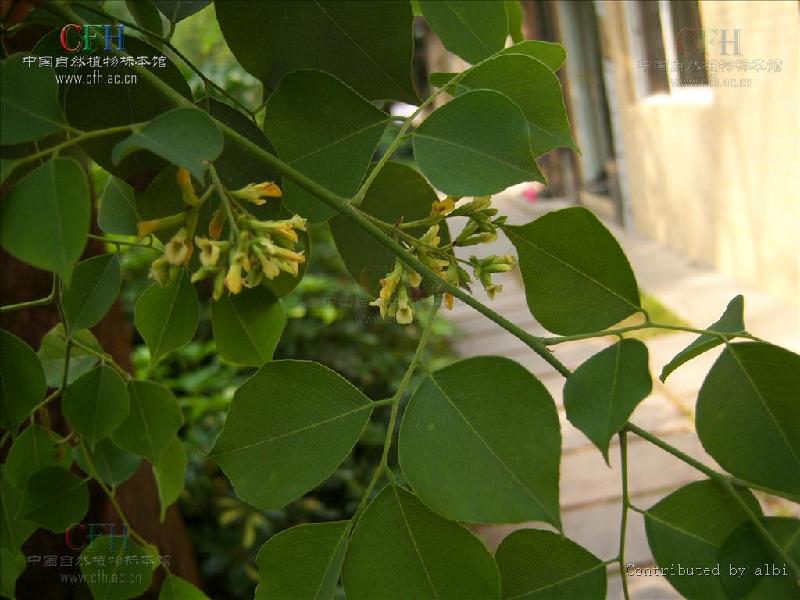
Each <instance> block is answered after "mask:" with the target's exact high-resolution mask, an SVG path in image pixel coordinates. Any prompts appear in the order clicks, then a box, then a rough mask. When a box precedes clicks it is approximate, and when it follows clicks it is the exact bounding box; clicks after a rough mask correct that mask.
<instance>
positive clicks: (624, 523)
mask: <svg viewBox="0 0 800 600" xmlns="http://www.w3.org/2000/svg"><path fill="white" fill-rule="evenodd" d="M626 435H627V434H626V432H625V431H620V432H619V463H620V471H621V472H622V516H621V517H620V527H619V554H618V555H617V560H618V562H619V575H620V578H621V580H622V593H623V595H624V596H625V600H630V593H629V592H628V576H627V574H626V573H625V537H626V535H627V532H628V506H630V498H628V439H627V437H626Z"/></svg>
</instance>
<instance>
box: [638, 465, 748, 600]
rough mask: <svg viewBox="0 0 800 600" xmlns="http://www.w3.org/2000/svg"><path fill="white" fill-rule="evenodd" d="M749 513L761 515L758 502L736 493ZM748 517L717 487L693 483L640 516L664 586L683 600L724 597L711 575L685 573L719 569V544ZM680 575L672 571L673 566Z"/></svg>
mask: <svg viewBox="0 0 800 600" xmlns="http://www.w3.org/2000/svg"><path fill="white" fill-rule="evenodd" d="M737 493H738V494H739V495H740V496H741V498H742V500H743V501H744V502H746V503H747V504H748V506H749V507H750V510H751V511H753V512H754V513H756V514H761V507H759V505H758V501H757V500H756V499H755V497H753V494H751V493H750V492H749V491H748V490H739V491H738V492H737ZM747 519H748V515H747V513H746V512H745V511H744V509H743V508H742V507H741V506H740V505H739V503H738V502H737V501H736V500H735V499H734V498H732V497H731V496H730V495H729V494H728V493H726V491H725V490H724V489H723V488H722V487H721V486H720V485H719V484H717V483H715V482H713V481H710V480H706V481H696V482H694V483H690V484H689V485H685V486H683V487H682V488H680V489H678V490H676V491H674V492H672V493H671V494H670V495H669V496H667V497H666V498H664V499H662V500H660V501H659V502H658V503H657V504H655V505H654V506H652V507H651V508H649V509H647V510H646V511H645V514H644V521H645V529H646V531H647V541H648V543H649V544H650V550H652V552H653V558H655V561H656V564H658V566H659V567H662V568H664V569H666V572H665V576H666V578H667V581H669V582H670V584H672V587H674V588H675V589H676V590H678V591H679V592H680V593H681V594H683V595H684V596H686V597H687V598H704V599H706V598H708V599H709V600H714V599H719V600H723V599H724V598H726V595H725V591H724V589H723V587H722V580H721V579H720V578H719V577H718V576H716V575H705V576H699V577H698V576H697V575H696V574H695V575H690V574H688V573H687V572H686V569H687V568H689V567H692V568H694V569H704V568H709V569H711V568H713V567H716V566H718V564H719V563H718V556H717V555H718V552H719V549H720V547H721V546H722V543H723V542H724V541H725V540H726V538H727V537H728V535H729V534H730V533H731V531H733V530H734V529H735V528H736V527H737V526H738V525H740V524H741V523H743V522H744V521H746V520H747ZM677 564H680V565H682V566H683V567H684V572H683V573H680V572H677V571H675V570H674V567H675V565H677Z"/></svg>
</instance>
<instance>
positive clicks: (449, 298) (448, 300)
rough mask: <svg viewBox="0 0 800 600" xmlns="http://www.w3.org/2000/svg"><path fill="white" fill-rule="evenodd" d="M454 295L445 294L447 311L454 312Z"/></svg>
mask: <svg viewBox="0 0 800 600" xmlns="http://www.w3.org/2000/svg"><path fill="white" fill-rule="evenodd" d="M453 300H454V298H453V294H451V293H450V292H445V293H444V305H445V306H446V307H447V310H453Z"/></svg>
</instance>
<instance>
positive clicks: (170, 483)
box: [153, 436, 188, 523]
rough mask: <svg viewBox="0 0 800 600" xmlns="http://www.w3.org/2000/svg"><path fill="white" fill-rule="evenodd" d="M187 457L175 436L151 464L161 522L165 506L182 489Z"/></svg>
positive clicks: (178, 494)
mask: <svg viewBox="0 0 800 600" xmlns="http://www.w3.org/2000/svg"><path fill="white" fill-rule="evenodd" d="M187 462H188V458H187V456H186V449H185V448H184V447H183V444H182V443H181V440H180V438H178V436H175V437H174V438H172V442H171V443H170V444H169V446H167V449H166V450H164V452H163V453H162V454H161V456H160V457H159V459H158V462H157V463H154V464H153V475H154V476H155V479H156V484H157V485H158V498H159V501H160V502H161V522H162V523H163V522H164V519H165V518H166V516H167V508H169V505H170V504H172V503H173V502H175V501H176V500H177V499H178V498H179V497H180V495H181V492H182V491H183V484H184V481H185V480H186V465H187Z"/></svg>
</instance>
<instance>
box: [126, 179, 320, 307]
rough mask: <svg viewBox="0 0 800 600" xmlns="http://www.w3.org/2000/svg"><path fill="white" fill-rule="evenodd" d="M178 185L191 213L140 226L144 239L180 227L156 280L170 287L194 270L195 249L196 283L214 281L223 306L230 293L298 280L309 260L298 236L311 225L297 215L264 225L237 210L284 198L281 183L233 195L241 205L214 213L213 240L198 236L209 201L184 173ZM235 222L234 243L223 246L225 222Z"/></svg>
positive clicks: (153, 269)
mask: <svg viewBox="0 0 800 600" xmlns="http://www.w3.org/2000/svg"><path fill="white" fill-rule="evenodd" d="M178 185H179V186H180V188H181V193H182V197H183V202H184V204H186V205H187V210H186V211H185V212H183V213H180V214H177V215H171V216H169V217H165V218H162V219H157V220H153V221H143V222H141V223H139V236H140V237H142V236H145V235H148V234H150V233H153V232H155V231H158V230H161V229H167V228H174V227H176V226H177V227H178V231H177V232H176V233H175V234H174V235H173V236H172V238H170V240H169V241H167V242H166V243H165V245H164V252H163V254H162V255H161V256H159V257H158V258H156V259H155V260H154V261H153V263H152V264H151V266H150V277H151V278H152V279H154V280H155V281H156V282H158V283H159V284H161V285H167V284H169V283H170V282H172V281H175V280H176V279H177V277H178V276H179V275H180V273H181V270H182V269H183V268H184V267H188V266H189V264H190V260H191V258H192V256H193V254H194V252H195V249H196V250H197V251H198V253H199V254H198V261H199V264H200V266H199V267H198V268H197V270H195V272H194V273H193V274H192V277H191V281H192V282H193V283H194V282H197V281H202V280H204V279H212V280H213V298H214V299H215V300H219V299H220V298H221V297H222V294H223V292H224V291H225V290H226V289H227V290H228V292H229V293H231V294H239V293H240V292H241V291H242V289H244V288H252V287H255V286H257V285H259V284H261V283H262V281H264V280H265V279H275V278H276V277H277V276H278V275H280V274H281V273H289V274H290V275H293V276H296V275H297V274H298V273H299V269H300V265H301V264H303V263H304V262H305V260H306V257H305V255H304V252H303V251H298V249H297V244H298V242H299V236H298V231H306V220H305V219H303V218H302V217H300V216H298V215H295V216H293V217H292V218H291V219H284V220H278V221H260V220H258V219H255V218H254V217H253V216H252V215H251V214H250V213H249V212H247V211H246V210H244V209H243V208H241V207H240V206H239V207H238V208H237V207H236V206H238V201H244V202H249V203H251V204H255V205H261V204H264V203H265V202H266V201H267V199H268V198H280V196H281V190H280V188H279V187H278V186H277V185H276V184H275V183H272V182H265V183H258V184H250V185H247V186H245V187H243V188H242V189H240V190H236V191H231V192H227V193H228V194H229V195H230V199H231V200H232V201H233V203H237V204H233V203H232V206H230V207H229V209H230V212H228V211H226V210H223V207H222V206H220V207H219V209H218V210H217V211H215V212H214V214H213V215H212V217H211V220H210V222H209V225H208V236H203V235H199V234H198V232H197V221H198V215H199V208H200V207H201V206H202V205H203V202H204V201H205V198H206V197H207V196H204V197H203V198H198V197H197V195H196V194H195V191H194V187H193V185H192V182H191V178H190V177H189V175H188V173H187V172H186V171H185V170H184V169H179V170H178ZM234 211H235V214H234ZM231 217H233V218H235V222H234V223H229V228H230V231H229V239H228V240H221V239H220V237H221V235H222V230H223V227H224V225H225V222H226V220H230V218H231Z"/></svg>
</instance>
